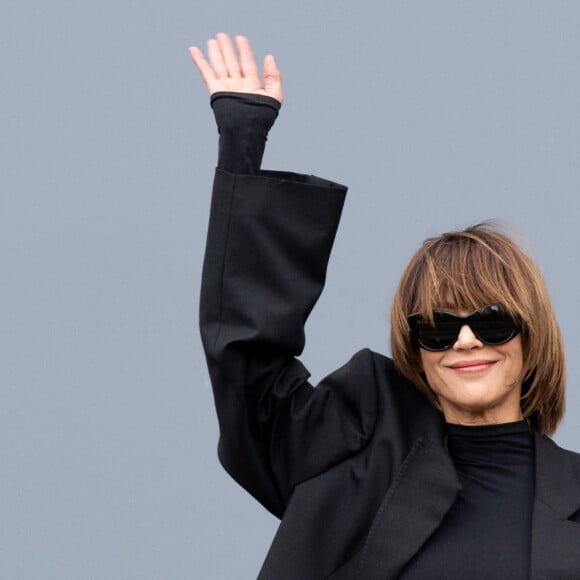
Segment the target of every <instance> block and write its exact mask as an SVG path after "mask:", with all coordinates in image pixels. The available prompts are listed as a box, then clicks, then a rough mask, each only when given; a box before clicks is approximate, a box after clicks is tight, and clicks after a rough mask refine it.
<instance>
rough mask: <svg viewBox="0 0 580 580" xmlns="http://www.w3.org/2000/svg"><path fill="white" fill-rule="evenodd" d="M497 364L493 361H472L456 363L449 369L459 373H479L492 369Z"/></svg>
mask: <svg viewBox="0 0 580 580" xmlns="http://www.w3.org/2000/svg"><path fill="white" fill-rule="evenodd" d="M495 363H496V361H493V360H471V361H462V362H459V363H455V364H454V365H450V367H449V368H450V369H452V370H454V371H457V372H459V373H479V372H481V371H486V370H488V369H490V368H491V367H492V366H493V365H494V364H495Z"/></svg>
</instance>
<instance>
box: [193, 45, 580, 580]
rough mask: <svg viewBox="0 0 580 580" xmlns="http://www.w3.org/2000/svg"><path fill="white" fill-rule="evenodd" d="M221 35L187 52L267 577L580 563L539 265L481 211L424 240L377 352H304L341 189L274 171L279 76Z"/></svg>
mask: <svg viewBox="0 0 580 580" xmlns="http://www.w3.org/2000/svg"><path fill="white" fill-rule="evenodd" d="M236 44H237V52H236V50H235V49H234V47H233V45H232V43H231V41H230V39H229V37H228V36H227V35H224V34H219V35H218V36H217V37H216V39H212V40H210V41H208V57H209V62H208V61H206V59H205V57H204V56H203V53H202V52H201V50H199V49H198V48H195V47H193V48H191V56H192V58H193V60H194V62H195V64H196V65H197V66H198V68H199V70H200V73H201V75H202V77H203V79H204V81H205V83H206V85H207V87H208V90H209V92H210V94H211V95H212V106H213V108H214V113H215V115H216V119H217V122H218V128H219V132H220V145H219V149H220V154H219V163H218V170H217V172H216V178H215V183H214V192H213V201H212V209H211V218H210V225H209V232H208V244H207V250H206V258H205V263H204V272H203V284H202V299H201V319H200V320H201V330H202V337H203V342H204V348H205V351H206V356H207V360H208V365H209V369H210V375H211V378H212V383H213V386H214V393H215V399H216V406H217V410H218V416H219V423H220V432H221V436H220V446H219V456H220V460H221V462H222V464H223V465H224V467H225V469H226V470H227V471H228V472H229V473H230V474H231V475H232V477H234V478H235V479H236V480H237V481H238V482H239V483H240V484H241V485H243V486H244V487H245V488H246V489H247V490H248V491H249V492H250V493H251V494H253V495H254V497H256V498H257V499H258V500H259V501H260V502H261V503H262V504H263V505H264V506H265V507H266V508H267V509H269V510H270V511H271V512H272V513H274V514H275V515H277V516H278V517H280V518H281V520H282V521H281V524H280V527H279V530H278V532H277V534H276V537H275V539H274V542H273V544H272V547H271V549H270V551H269V553H268V556H267V558H266V561H265V563H264V565H263V567H262V571H261V573H260V576H259V577H260V578H262V579H272V580H319V579H324V578H331V579H333V580H338V579H361V580H362V579H364V580H375V579H376V580H379V579H381V580H384V579H388V578H392V579H394V578H403V579H407V580H408V579H422V580H425V579H430V578H444V579H447V580H449V579H456V578H461V579H465V578H470V579H478V578H482V579H483V578H485V579H487V580H489V579H495V578H498V579H505V578H518V579H520V578H521V579H523V578H533V579H540V578H542V579H548V578H549V579H552V578H554V579H555V578H558V579H564V578H580V456H578V455H577V454H574V453H572V452H569V451H565V450H562V449H560V448H559V447H558V446H556V445H555V444H554V443H553V442H552V441H551V440H550V439H549V438H548V437H547V435H549V434H551V433H552V432H553V431H554V429H555V428H556V426H557V424H558V422H559V421H560V420H561V418H562V414H563V407H564V374H565V371H564V351H563V347H562V342H561V338H560V333H559V330H558V326H557V324H556V321H555V319H554V315H553V311H552V307H551V305H550V300H549V297H548V294H547V292H546V289H545V286H544V283H543V281H542V278H541V275H540V273H539V271H538V269H537V267H536V266H535V265H534V264H533V263H532V261H531V260H530V259H529V258H528V257H527V256H526V255H525V254H524V253H523V252H522V251H521V250H520V249H519V248H518V247H517V246H516V245H515V244H514V243H513V242H512V241H510V240H509V238H507V237H506V236H505V235H503V234H501V233H500V232H497V231H495V230H494V229H493V228H491V227H488V226H485V225H480V226H475V227H473V228H469V229H467V230H464V231H461V232H452V233H448V234H444V235H443V236H440V237H439V238H436V239H432V240H428V241H427V242H425V243H424V244H423V246H422V247H421V248H420V249H419V250H418V252H417V253H416V255H415V256H414V257H413V258H412V259H411V262H410V264H409V266H408V267H407V269H406V271H405V272H404V273H403V276H402V279H401V281H400V284H399V287H398V289H397V292H396V296H395V299H394V303H393V308H392V316H391V347H392V354H393V360H391V359H389V358H386V357H384V356H382V355H379V354H377V353H374V352H371V351H369V350H363V351H361V352H359V353H357V354H355V355H354V356H353V358H352V359H351V360H350V361H349V362H348V363H347V364H346V365H344V366H343V367H342V368H340V369H338V370H337V371H335V372H334V373H332V374H331V375H329V376H328V377H326V378H325V379H324V380H323V381H322V382H321V383H320V384H319V385H318V386H317V387H316V388H313V387H312V386H311V385H310V384H309V383H308V376H309V375H308V371H307V370H306V369H305V368H304V367H303V366H302V364H301V363H300V362H299V361H298V360H297V359H296V358H295V357H297V356H298V355H299V354H300V353H301V352H302V349H303V346H304V332H303V326H304V322H305V320H306V318H307V316H308V314H309V312H310V310H311V308H312V307H313V305H314V303H315V302H316V300H317V298H318V296H319V294H320V292H321V290H322V286H323V282H324V278H325V272H326V265H327V261H328V257H329V254H330V250H331V247H332V242H333V239H334V235H335V232H336V228H337V225H338V220H339V217H340V213H341V210H342V204H343V200H344V195H345V193H346V189H345V188H344V187H343V186H341V185H339V184H336V183H333V182H330V181H326V180H323V179H319V178H316V177H312V176H304V175H298V174H291V173H280V172H267V171H260V169H259V166H260V161H261V157H262V153H263V150H264V144H265V140H266V135H267V132H268V129H269V128H270V127H271V125H272V123H273V122H274V120H275V118H276V115H277V113H278V109H279V107H280V104H281V103H282V90H281V81H280V73H279V71H278V69H277V67H276V64H275V61H274V59H273V57H271V56H268V57H266V59H265V61H264V83H262V82H261V81H260V78H259V75H258V69H257V66H256V63H255V60H254V57H253V55H252V51H251V46H250V44H249V42H248V41H247V39H245V38H244V37H237V38H236Z"/></svg>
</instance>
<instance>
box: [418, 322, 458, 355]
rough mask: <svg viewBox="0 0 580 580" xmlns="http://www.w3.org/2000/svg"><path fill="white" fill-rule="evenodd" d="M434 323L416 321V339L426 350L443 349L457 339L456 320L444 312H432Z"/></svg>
mask: <svg viewBox="0 0 580 580" xmlns="http://www.w3.org/2000/svg"><path fill="white" fill-rule="evenodd" d="M433 322H434V325H431V324H429V323H427V322H418V323H417V339H418V341H419V344H420V345H421V346H423V348H425V349H427V350H445V349H447V348H449V347H450V346H452V345H453V343H454V342H455V341H456V340H457V334H458V331H459V327H458V324H457V321H456V320H455V319H454V318H453V317H450V316H448V315H446V314H443V313H434V320H433Z"/></svg>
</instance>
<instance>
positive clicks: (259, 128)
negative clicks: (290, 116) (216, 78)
mask: <svg viewBox="0 0 580 580" xmlns="http://www.w3.org/2000/svg"><path fill="white" fill-rule="evenodd" d="M210 103H211V106H212V109H213V112H214V116H215V120H216V123H217V126H218V132H219V135H220V138H219V147H218V167H219V168H220V169H223V170H224V171H229V172H230V173H238V174H242V175H243V174H246V175H255V174H257V173H258V171H259V170H260V166H261V163H262V157H263V155H264V148H265V147H266V140H267V138H268V131H269V130H270V129H271V128H272V125H273V124H274V121H275V120H276V117H277V116H278V111H279V110H280V106H281V105H280V103H279V102H278V101H277V100H276V99H273V98H272V97H267V96H265V95H253V94H249V93H234V92H226V91H221V92H218V93H214V94H213V95H212V96H211V99H210Z"/></svg>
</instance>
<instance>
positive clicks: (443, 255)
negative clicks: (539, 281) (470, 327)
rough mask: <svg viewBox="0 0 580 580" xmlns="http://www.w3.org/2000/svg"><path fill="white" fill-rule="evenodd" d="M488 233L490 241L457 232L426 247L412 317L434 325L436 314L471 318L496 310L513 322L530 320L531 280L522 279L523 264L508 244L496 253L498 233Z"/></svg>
mask: <svg viewBox="0 0 580 580" xmlns="http://www.w3.org/2000/svg"><path fill="white" fill-rule="evenodd" d="M486 233H487V234H488V236H485V238H487V239H484V238H483V237H482V236H481V230H480V231H479V232H478V235H477V236H474V235H473V234H471V233H470V231H469V230H465V231H463V232H452V233H448V234H444V235H443V236H442V237H440V238H437V239H435V240H427V241H426V242H425V243H424V244H423V247H422V248H421V250H420V252H419V256H418V257H419V259H418V260H417V261H416V263H415V266H416V268H415V272H413V273H412V276H411V277H412V278H414V283H413V284H412V286H413V289H414V296H410V297H409V298H410V301H409V305H410V307H411V311H412V312H419V313H420V314H421V315H422V316H423V317H424V318H425V319H426V320H429V321H432V315H433V310H441V309H443V310H453V311H465V312H466V313H468V312H472V311H474V310H477V309H478V308H481V307H483V306H487V305H490V304H497V305H499V306H501V307H502V308H503V309H504V310H506V311H507V312H508V313H510V314H511V315H512V316H516V317H517V318H519V319H520V320H522V319H525V316H524V311H525V310H526V309H525V308H523V309H522V300H523V301H524V302H525V301H526V296H525V293H527V291H526V288H525V287H526V284H525V282H524V280H525V279H526V278H528V279H529V277H528V276H525V275H522V274H524V273H523V272H522V271H521V266H522V264H521V258H520V259H519V260H516V259H515V255H514V252H513V251H510V250H512V248H510V246H509V244H508V245H506V241H505V238H503V239H502V240H501V241H502V244H501V248H500V247H494V246H495V245H496V244H494V243H493V241H494V240H493V234H494V232H490V231H488V232H486ZM518 254H520V252H518ZM520 256H521V254H520ZM518 257H519V256H518ZM413 274H414V275H413ZM522 293H524V294H522Z"/></svg>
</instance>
